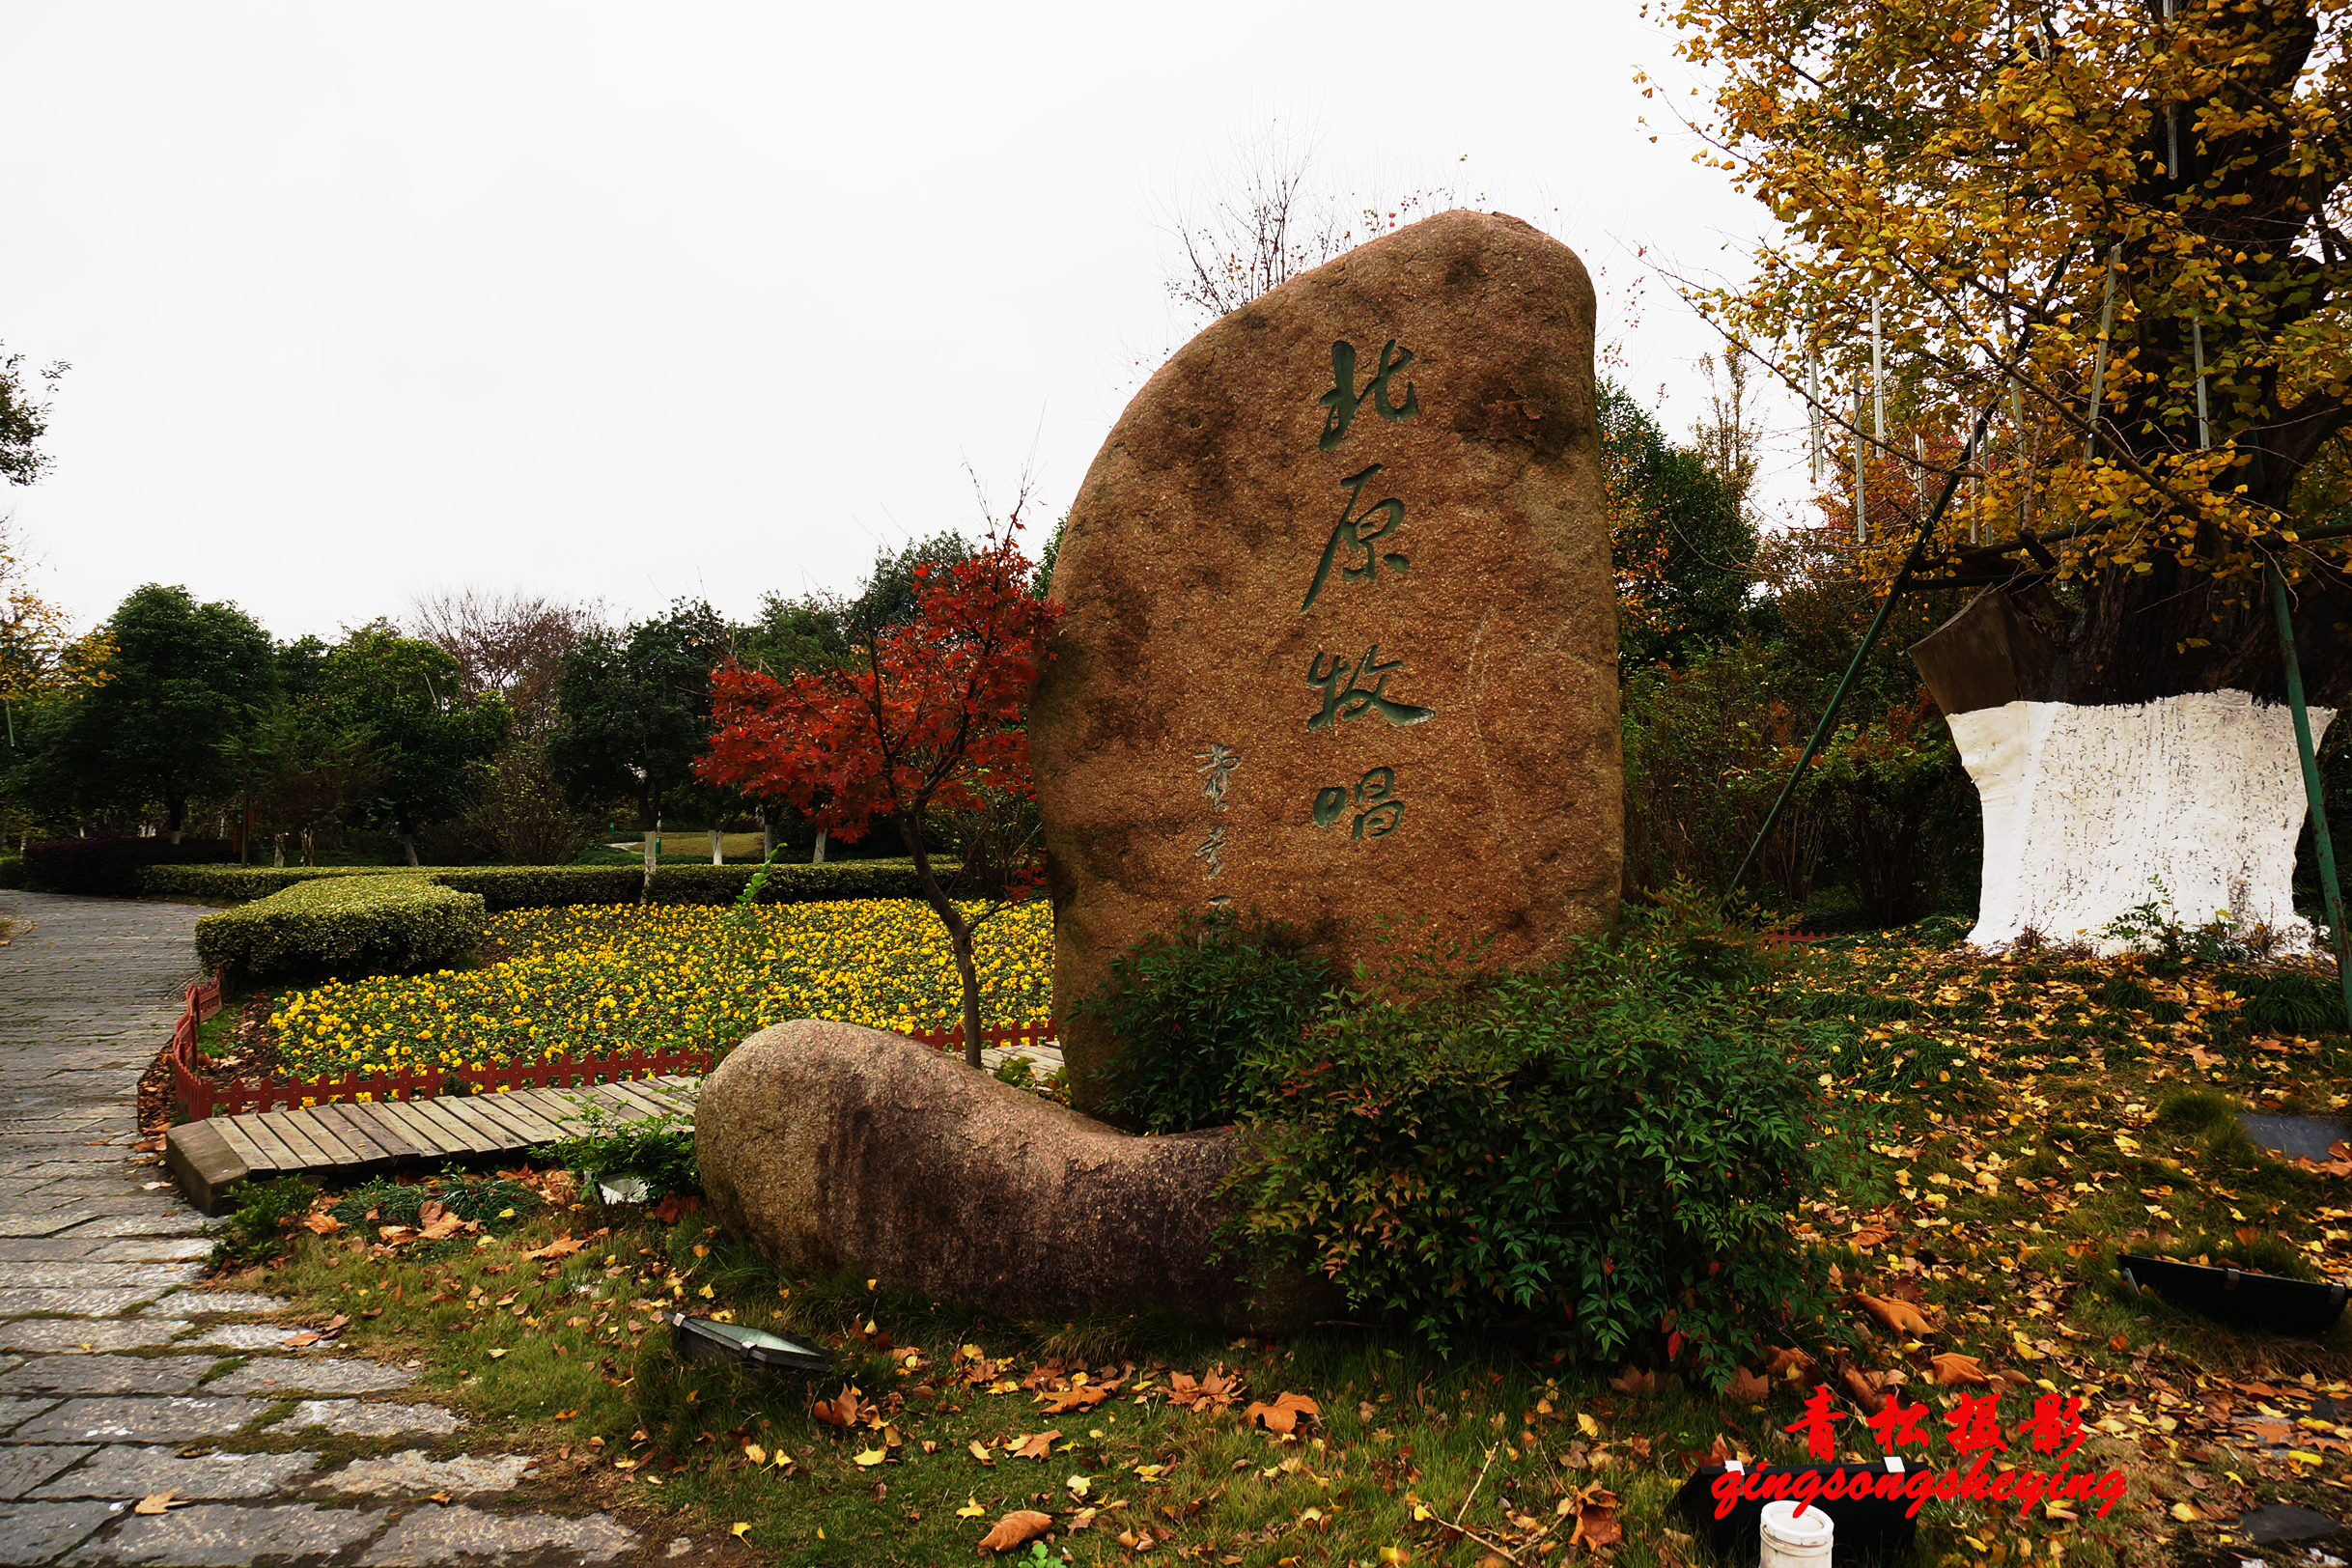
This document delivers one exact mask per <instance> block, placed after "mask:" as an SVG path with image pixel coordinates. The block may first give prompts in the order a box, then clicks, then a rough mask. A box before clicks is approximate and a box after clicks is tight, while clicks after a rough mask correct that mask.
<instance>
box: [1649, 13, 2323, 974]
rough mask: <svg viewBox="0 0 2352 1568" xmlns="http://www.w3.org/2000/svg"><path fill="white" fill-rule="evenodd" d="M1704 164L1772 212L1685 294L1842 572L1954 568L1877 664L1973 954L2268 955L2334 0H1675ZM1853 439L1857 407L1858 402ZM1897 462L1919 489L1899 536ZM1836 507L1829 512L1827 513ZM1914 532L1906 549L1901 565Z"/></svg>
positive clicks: (2311, 591) (2317, 610) (2318, 606)
mask: <svg viewBox="0 0 2352 1568" xmlns="http://www.w3.org/2000/svg"><path fill="white" fill-rule="evenodd" d="M1674 14H1675V19H1676V21H1677V22H1678V23H1679V25H1680V27H1681V28H1682V29H1683V32H1682V37H1681V42H1680V45H1679V47H1680V50H1681V52H1682V53H1683V54H1684V55H1685V57H1686V58H1687V59H1688V60H1690V61H1691V62H1693V63H1694V64H1696V65H1697V66H1699V67H1700V68H1702V69H1703V70H1705V71H1706V72H1707V73H1708V74H1709V75H1710V76H1711V78H1712V80H1713V84H1714V85H1713V88H1712V92H1713V113H1712V114H1711V115H1709V116H1708V117H1707V118H1706V120H1705V123H1703V124H1700V125H1697V126H1694V127H1693V128H1694V130H1695V131H1696V132H1697V133H1698V134H1699V135H1700V136H1701V137H1702V138H1704V140H1705V141H1706V142H1707V144H1708V147H1709V151H1708V152H1707V153H1706V154H1704V155H1705V156H1707V157H1708V158H1710V159H1711V160H1712V161H1714V162H1715V163H1716V164H1717V166H1718V167H1721V168H1722V169H1724V170H1727V171H1728V172H1729V173H1730V174H1731V175H1732V177H1733V178H1734V180H1735V181H1736V182H1737V183H1738V184H1739V186H1740V187H1741V188H1742V189H1745V190H1748V191H1750V192H1751V193H1753V194H1754V195H1756V196H1757V197H1758V198H1759V199H1760V200H1761V201H1762V202H1763V203H1764V204H1765V205H1766V207H1767V208H1768V209H1769V210H1770V211H1771V213H1772V216H1773V217H1774V218H1775V219H1776V220H1777V221H1778V226H1779V227H1778V233H1777V234H1776V235H1775V237H1774V238H1772V239H1771V240H1770V241H1768V242H1767V243H1766V244H1764V245H1763V246H1762V247H1760V249H1759V251H1758V254H1757V256H1756V268H1755V274H1754V276H1753V278H1752V279H1751V280H1750V282H1748V283H1747V284H1745V285H1742V286H1738V287H1731V288H1723V289H1718V290H1712V291H1696V292H1695V293H1696V296H1697V297H1698V298H1699V300H1700V303H1701V304H1702V307H1703V308H1705V309H1706V310H1707V311H1708V312H1709V313H1710V314H1711V316H1712V317H1713V319H1714V320H1715V321H1716V322H1718V323H1719V324H1720V325H1721V326H1722V328H1723V329H1724V331H1725V332H1726V333H1727V334H1728V335H1729V336H1730V337H1731V338H1732V339H1733V341H1735V342H1737V343H1739V344H1741V345H1743V346H1744V347H1745V348H1746V349H1747V350H1749V351H1751V352H1753V353H1754V354H1756V356H1757V357H1758V359H1759V360H1761V361H1762V362H1764V363H1765V364H1767V365H1769V366H1771V367H1772V368H1773V370H1774V371H1775V372H1776V373H1777V374H1778V376H1779V377H1780V378H1782V380H1783V382H1784V384H1785V385H1786V386H1787V387H1789V388H1790V389H1791V390H1793V391H1796V392H1798V393H1799V394H1800V395H1801V396H1802V395H1810V396H1811V398H1812V400H1813V404H1812V406H1813V409H1814V411H1815V414H1816V417H1817V418H1818V419H1819V421H1820V428H1821V429H1822V430H1823V431H1824V433H1825V434H1826V437H1827V439H1828V441H1829V443H1830V444H1831V446H1832V447H1833V448H1834V449H1835V451H1836V452H1837V453H1839V454H1840V455H1841V463H1842V467H1843V470H1844V472H1845V473H1846V474H1847V475H1848V476H1850V475H1851V474H1852V472H1853V471H1854V468H1855V464H1856V460H1857V458H1858V457H1859V458H1862V459H1863V460H1864V466H1863V471H1864V472H1865V473H1866V474H1868V475H1869V476H1870V479H1871V485H1870V486H1869V487H1866V488H1865V495H1864V498H1863V503H1862V509H1861V516H1860V518H1859V523H1860V526H1861V527H1862V528H1864V529H1868V528H1869V526H1870V523H1871V520H1872V517H1873V514H1872V510H1871V509H1872V508H1873V507H1875V508H1876V514H1875V520H1876V528H1875V530H1873V531H1870V532H1869V533H1868V535H1867V542H1868V546H1869V549H1868V551H1867V552H1866V555H1865V559H1866V561H1867V562H1868V569H1869V570H1870V572H1871V573H1872V574H1873V575H1874V576H1875V577H1876V578H1877V579H1878V580H1879V581H1881V582H1889V581H1891V580H1892V579H1893V578H1894V577H1895V575H1896V574H1897V572H1898V570H1899V569H1900V568H1901V566H1902V564H1903V563H1904V562H1905V560H1906V559H1907V558H1908V559H1910V560H1911V561H1912V562H1913V564H1914V566H1915V568H1916V569H1917V571H1918V574H1922V575H1924V576H1925V577H1927V578H1929V579H1933V578H1935V577H1938V576H1944V577H1956V578H1963V579H1967V580H1968V582H1969V584H1970V585H1971V586H1972V587H1976V588H1980V589H1981V592H1979V593H1977V594H1976V596H1975V597H1974V599H1973V600H1972V599H1969V598H1968V596H1967V593H1966V591H1965V590H1964V589H1962V588H1960V587H1954V588H1953V589H1951V590H1950V591H1949V596H1948V597H1947V599H1946V605H1947V606H1948V608H1949V609H1950V610H1951V611H1952V618H1951V620H1950V621H1949V622H1948V623H1947V624H1946V626H1945V627H1943V628H1942V629H1941V630H1938V631H1937V632H1936V633H1935V634H1933V635H1931V636H1930V637H1928V638H1927V639H1925V641H1923V642H1922V643H1920V644H1919V645H1918V647H1917V648H1916V649H1915V655H1916V657H1917V658H1918V663H1919V666H1920V670H1921V673H1922V676H1923V677H1924V678H1925V680H1926V682H1927V685H1928V686H1929V688H1930V690H1931V691H1933V692H1934V693H1935V695H1936V697H1937V699H1938V701H1939V702H1940V704H1941V705H1942V706H1943V707H1944V710H1945V713H1946V717H1947V719H1948V721H1949V722H1950V724H1951V728H1952V733H1953V736H1954V738H1955V740H1956V741H1957V742H1959V745H1960V750H1961V754H1962V759H1963V762H1964V764H1965V765H1966V766H1967V768H1968V770H1969V771H1970V773H1971V774H1972V776H1973V777H1974V779H1975V781H1976V784H1977V788H1978V791H1979V795H1980V798H1981V800H1982V803H1983V808H1984V819H1985V878H1984V901H1983V904H1982V906H1981V908H1980V910H1979V921H1978V924H1977V927H1976V930H1975V932H1974V940H1976V941H1977V942H1978V943H1979V944H1983V945H1995V944H1999V943H2003V942H2013V941H2015V940H2017V939H2018V938H2020V937H2023V936H2025V935H2027V933H2028V932H2029V931H2031V932H2033V933H2038V934H2039V935H2040V936H2043V937H2046V938H2053V939H2056V940H2061V941H2063V940H2072V939H2075V938H2077V937H2078V936H2080V937H2082V938H2085V939H2089V940H2092V941H2094V942H2103V943H2105V944H2108V945H2112V944H2113V942H2114V939H2115V938H2108V937H2104V936H2103V934H2104V933H2106V931H2107V930H2108V928H2109V927H2110V925H2111V924H2112V923H2114V922H2115V921H2116V920H2117V919H2118V918H2122V917H2126V916H2128V915H2130V913H2131V911H2133V910H2135V909H2137V908H2138V907H2140V906H2142V905H2145V904H2151V903H2153V904H2155V905H2157V906H2158V910H2157V912H2158V913H2159V914H2160V915H2162V916H2166V917H2170V918H2173V919H2177V920H2179V921H2181V922H2183V923H2186V924H2192V925H2195V924H2201V923H2203V922H2205V921H2208V920H2211V919H2213V918H2215V917H2216V915H2217V912H2219V911H2224V910H2226V911H2227V918H2228V920H2229V921H2230V923H2232V924H2235V925H2239V926H2251V925H2255V924H2263V925H2267V926H2269V927H2270V928H2271V929H2272V930H2273V932H2275V933H2281V934H2284V935H2287V936H2289V937H2292V938H2309V937H2310V927H2309V926H2308V925H2307V924H2305V923H2304V922H2302V921H2301V920H2299V919H2298V918H2297V917H2296V915H2295V912H2294V909H2293V904H2292V899H2291V892H2290V882H2291V876H2292V870H2293V864H2294V850H2295V842H2296V838H2297V834H2298V832H2299V831H2300V829H2301V827H2302V825H2303V821H2304V817H2305V806H2304V796H2303V789H2302V782H2301V776H2300V770H2299V759H2298V757H2297V753H2296V746H2295V742H2294V739H2293V730H2292V725H2291V721H2290V718H2289V715H2288V714H2287V713H2286V711H2285V710H2284V709H2283V707H2282V703H2283V701H2284V699H2285V687H2284V684H2283V678H2282V662H2281V655H2280V642H2279V636H2278V629H2277V624H2276V620H2275V618H2274V607H2273V604H2272V602H2271V600H2270V598H2269V596H2268V593H2267V591H2266V573H2267V572H2269V571H2273V570H2275V571H2276V572H2277V573H2278V574H2280V576H2281V577H2282V580H2283V581H2285V582H2286V583H2288V584H2289V585H2291V589H2292V594H2293V599H2294V619H2295V624H2296V631H2297V636H2298V639H2299V641H2300V643H2301V647H2302V655H2303V673H2304V679H2305V682H2306V684H2307V686H2308V688H2309V690H2310V699H2311V702H2312V707H2313V711H2312V714H2311V718H2312V722H2313V724H2314V726H2315V727H2324V725H2325V723H2326V721H2327V719H2328V718H2330V717H2331V716H2332V714H2333V710H2335V709H2336V708H2338V707H2340V706H2341V704H2342V702H2343V700H2344V698H2345V696H2346V694H2347V691H2348V690H2352V659H2348V658H2346V653H2347V642H2346V632H2347V630H2352V583H2348V582H2347V578H2346V576H2345V573H2344V561H2345V550H2346V541H2345V540H2344V539H2341V538H2320V537H2312V536H2315V535H2316V534H2317V533H2318V531H2319V530H2321V529H2322V528H2324V527H2326V526H2327V525H2328V524H2330V523H2331V522H2333V521H2334V520H2335V518H2336V516H2337V513H2338V507H2339V506H2340V505H2341V503H2342V502H2343V501H2344V499H2345V486H2344V483H2343V481H2342V480H2341V478H2340V477H2339V476H2340V475H2342V474H2343V473H2344V472H2345V471H2346V470H2347V468H2348V467H2352V465H2348V464H2346V463H2345V462H2343V461H2342V458H2341V454H2342V450H2343V446H2344V437H2343V433H2344V431H2345V427H2346V424H2347V420H2348V419H2352V335H2348V333H2347V322H2348V321H2352V317H2348V315H2347V308H2346V304H2345V302H2344V299H2343V297H2342V290H2343V286H2344V284H2345V283H2346V282H2347V281H2352V277H2348V275H2347V272H2346V268H2347V267H2348V266H2352V242H2347V240H2346V239H2345V238H2344V236H2343V235H2342V234H2341V233H2340V232H2339V230H2338V215H2339V214H2340V212H2341V210H2342V205H2343V190H2344V183H2345V180H2346V178H2347V175H2352V55H2348V51H2347V22H2346V13H2345V12H2344V10H2343V9H2342V7H2341V6H2339V5H2338V4H2336V3H2334V0H2153V3H2150V0H2134V3H2124V0H2091V3H2078V4H2058V5H2046V4H2025V3H2019V0H1990V3H1987V4H1981V5H1976V6H1971V7H1963V8H1958V9H1955V8H1953V7H1950V6H1948V5H1944V4H1939V3H1935V0H1824V3H1821V4H1817V5H1811V6H1805V7H1791V6H1788V5H1785V4H1783V3H1781V0H1681V3H1680V5H1679V6H1678V7H1677V9H1676V11H1675V13H1674ZM1882 409H1883V410H1885V412H1884V421H1885V422H1884V424H1883V425H1882V423H1881V410H1882ZM1986 409H1990V410H1992V419H1991V423H1990V426H1989V435H1988V438H1987V440H1986V441H1985V442H1984V443H1983V444H1982V445H1981V446H1979V447H1978V448H1976V449H1975V450H1974V451H1973V452H1968V453H1965V454H1963V456H1962V457H1961V458H1959V459H1958V460H1956V462H1935V463H1931V464H1928V465H1926V466H1928V467H1930V468H1932V470H1933V471H1932V472H1929V473H1925V474H1918V473H1913V474H1910V475H1908V476H1907V477H1908V478H1910V479H1915V480H1918V481H1920V482H1921V485H1920V488H1922V489H1930V488H1941V486H1942V484H1943V481H1944V480H1945V478H1946V476H1947V475H1948V474H1950V473H1953V472H1955V471H1956V472H1958V473H1959V474H1960V475H1961V476H1962V481H1963V482H1962V484H1961V487H1960V489H1959V491H1958V504H1956V505H1954V506H1953V507H1952V508H1951V509H1950V510H1949V511H1948V512H1947V513H1946V516H1945V517H1944V518H1943V521H1942V523H1941V525H1940V526H1939V528H1938V529H1937V531H1936V533H1935V534H1934V535H1933V537H1930V538H1927V539H1925V540H1924V541H1920V540H1919V535H1918V518H1916V517H1913V516H1905V515H1900V514H1898V512H1897V511H1896V510H1894V509H1893V508H1890V506H1889V504H1888V503H1889V502H1890V500H1899V497H1900V494H1901V491H1902V490H1907V489H1911V488H1912V486H1911V485H1909V484H1901V483H1898V484H1897V485H1895V486H1893V487H1891V489H1892V491H1893V493H1892V494H1890V487H1889V486H1887V485H1886V484H1885V483H1884V476H1886V475H1888V473H1889V471H1890V470H1893V471H1894V472H1895V473H1898V474H1899V473H1902V472H1903V470H1905V469H1906V468H1907V467H1909V466H1910V465H1911V463H1912V459H1913V455H1914V453H1915V452H1917V451H1918V450H1919V447H1918V446H1915V441H1917V442H1920V443H1921V444H1923V445H1925V446H1926V447H1927V448H1928V449H1930V450H1932V449H1933V448H1934V447H1935V446H1936V445H1937V444H1939V443H1941V444H1942V445H1943V446H1944V447H1945V448H1946V449H1947V450H1948V449H1951V448H1952V447H1954V446H1956V445H1958V444H1959V440H1958V438H1959V437H1960V436H1962V435H1963V434H1964V433H1965V432H1967V431H1969V430H1970V429H1971V428H1972V427H1973V426H1974V422H1975V420H1976V418H1977V416H1978V415H1979V413H1980V412H1981V411H1983V410H1986ZM1839 506H1840V510H1841V512H1843V513H1844V514H1845V515H1847V516H1848V517H1851V516H1852V515H1853V513H1854V511H1855V509H1854V507H1853V505H1852V497H1851V496H1847V497H1843V498H1841V499H1840V503H1839ZM1915 543H1919V544H1920V545H1921V548H1920V550H1919V553H1918V555H1916V556H1914V555H1913V554H1912V551H1913V547H1914V546H1915Z"/></svg>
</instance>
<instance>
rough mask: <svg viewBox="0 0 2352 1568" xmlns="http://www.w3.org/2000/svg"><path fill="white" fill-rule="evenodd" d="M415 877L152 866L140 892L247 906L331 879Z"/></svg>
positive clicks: (316, 869) (384, 870) (371, 870)
mask: <svg viewBox="0 0 2352 1568" xmlns="http://www.w3.org/2000/svg"><path fill="white" fill-rule="evenodd" d="M395 874H404V875H407V876H414V875H415V872H413V871H410V870H409V869H408V868H407V867H406V866H149V867H147V868H146V869H144V870H143V871H141V872H140V873H139V891H140V892H142V893H154V894H160V895H165V896H168V897H172V898H197V899H202V900H204V901H205V902H206V903H207V904H244V903H247V902H250V901H251V900H253V899H257V898H267V897H268V896H269V895H270V894H272V893H282V892H284V891H285V890H286V889H287V888H289V887H294V886H296V885H298V884H300V883H302V882H318V881H320V880H322V879H323V878H329V877H388V876H392V875H395Z"/></svg>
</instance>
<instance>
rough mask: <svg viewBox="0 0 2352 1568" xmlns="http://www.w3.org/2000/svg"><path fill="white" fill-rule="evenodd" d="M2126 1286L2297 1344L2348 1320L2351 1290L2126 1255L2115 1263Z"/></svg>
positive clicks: (2213, 1317)
mask: <svg viewBox="0 0 2352 1568" xmlns="http://www.w3.org/2000/svg"><path fill="white" fill-rule="evenodd" d="M2115 1267H2116V1269H2117V1270H2118V1271H2119V1272H2120V1273H2121V1274H2122V1275H2123V1278H2124V1282H2125V1283H2126V1284H2129V1285H2131V1286H2132V1287H2133V1288H2134V1289H2138V1290H2153V1291H2155V1292H2156V1293H2157V1294H2158V1295H2160V1296H2162V1297H2163V1298H2164V1299H2165V1300H2166V1301H2168V1302H2171V1303H2172V1304H2173V1305H2174V1306H2177V1307H2183V1308H2185V1309H2187V1310H2188V1311H2191V1312H2198V1313H2201V1314H2203V1315H2204V1316H2206V1317H2209V1318H2212V1319H2214V1320H2215V1321H2216V1322H2219V1323H2229V1324H2236V1325H2238V1326H2240V1327H2242V1328H2249V1329H2267V1330H2270V1331H2271V1332H2272V1333H2279V1334H2287V1335H2290V1336H2292V1337H2294V1338H2297V1339H2315V1338H2317V1337H2318V1336H2319V1335H2321V1334H2323V1333H2326V1332H2327V1331H2328V1330H2329V1329H2331V1328H2333V1327H2334V1326H2335V1323H2336V1320H2337V1319H2338V1318H2339V1317H2341V1316H2343V1310H2344V1301H2345V1298H2346V1296H2347V1295H2348V1294H2352V1292H2347V1291H2346V1290H2345V1288H2344V1287H2343V1286H2342V1285H2340V1284H2338V1283H2336V1282H2334V1281H2333V1280H2331V1281H2329V1282H2327V1283H2325V1284H2319V1283H2315V1282H2313V1281H2311V1280H2309V1279H2288V1278H2285V1277H2283V1276H2282V1275H2279V1274H2254V1273H2251V1272H2249V1271H2247V1270H2244V1269H2215V1268H2211V1267H2208V1266H2207V1265H2204V1264H2199V1263H2181V1262H2178V1261H2176V1260H2174V1259H2171V1258H2152V1257H2149V1256H2147V1255H2145V1254H2144V1253H2140V1252H2126V1253H2123V1254H2122V1255H2121V1256H2119V1257H2118V1258H2116V1259H2115Z"/></svg>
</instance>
